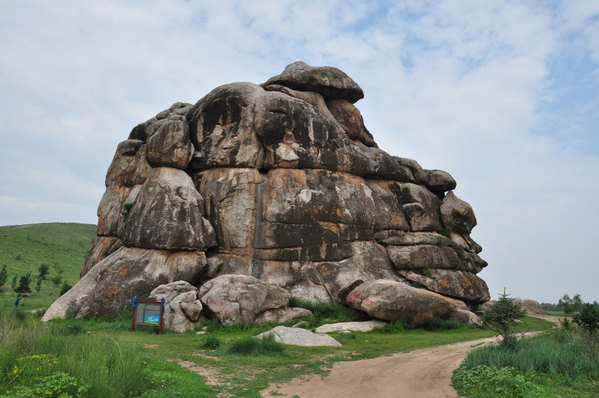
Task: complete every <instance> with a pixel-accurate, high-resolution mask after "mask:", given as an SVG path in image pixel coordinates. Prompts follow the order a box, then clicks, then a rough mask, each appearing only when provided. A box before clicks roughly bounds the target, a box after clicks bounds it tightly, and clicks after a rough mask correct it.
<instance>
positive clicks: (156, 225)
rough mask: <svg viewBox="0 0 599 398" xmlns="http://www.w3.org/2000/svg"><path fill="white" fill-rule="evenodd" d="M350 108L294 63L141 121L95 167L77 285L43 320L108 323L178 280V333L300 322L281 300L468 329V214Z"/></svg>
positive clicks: (345, 88)
mask: <svg viewBox="0 0 599 398" xmlns="http://www.w3.org/2000/svg"><path fill="white" fill-rule="evenodd" d="M363 96H364V93H363V91H362V89H361V88H360V86H359V85H358V84H357V83H356V82H355V81H354V80H353V79H351V78H350V77H349V76H348V75H347V74H346V73H344V72H342V71H341V70H339V69H338V68H335V67H331V66H310V65H308V64H306V63H304V62H301V61H298V62H295V63H292V64H291V65H289V66H287V67H286V68H285V70H284V71H283V72H282V73H281V74H279V75H277V76H274V77H272V78H270V79H267V81H266V82H265V83H263V84H254V83H248V82H240V83H231V84H225V85H222V86H220V87H217V88H215V89H214V90H212V91H211V92H209V93H208V94H206V95H205V96H204V97H202V98H200V99H199V100H198V101H197V102H196V103H195V104H187V103H181V102H177V103H175V104H173V105H172V106H170V107H168V108H167V109H165V110H163V111H160V112H158V113H157V114H156V115H154V116H152V117H150V118H149V119H148V120H146V121H145V122H142V123H139V124H138V125H137V126H135V127H134V128H133V129H132V130H131V132H130V133H129V135H128V136H127V135H124V137H123V138H125V139H124V140H123V141H122V142H121V143H120V144H118V146H117V148H116V151H115V155H114V157H113V159H112V163H111V164H110V166H109V168H108V171H107V174H106V179H105V186H106V191H105V193H104V195H103V197H102V198H101V200H100V203H99V206H98V229H97V236H96V237H95V238H94V239H93V241H92V243H91V245H90V247H89V250H88V254H87V257H86V261H85V264H84V267H83V269H82V270H81V280H80V281H79V282H78V283H77V284H76V285H75V286H74V287H73V288H72V289H71V290H70V291H69V292H67V293H66V294H65V295H63V296H62V297H60V298H58V299H57V300H56V301H55V302H54V304H52V306H51V307H50V308H49V309H48V310H47V312H46V314H45V315H44V317H43V319H44V320H50V319H54V318H63V317H65V316H66V315H67V314H70V315H75V316H77V317H84V316H85V317H87V316H116V315H117V314H118V313H120V312H121V311H123V310H129V309H130V308H131V299H132V298H133V296H138V297H148V296H149V295H150V294H151V292H152V291H154V289H156V288H158V287H159V286H161V285H168V284H171V283H173V282H176V283H179V281H183V282H187V283H188V284H189V285H190V286H192V287H193V288H194V289H197V297H194V293H193V290H189V291H187V292H186V293H180V294H176V295H174V296H172V297H171V295H172V294H171V293H169V292H166V293H164V294H165V295H167V296H168V297H170V298H167V301H169V303H168V308H169V311H172V314H169V315H167V319H168V320H167V324H168V325H170V326H169V327H171V328H174V329H177V330H185V329H188V328H190V327H192V326H193V325H194V324H195V323H197V322H198V320H200V319H203V318H202V317H211V318H216V319H218V320H219V321H220V322H222V323H223V324H233V323H236V322H254V321H274V322H288V321H292V320H295V319H298V318H300V317H302V316H305V315H306V314H307V312H306V311H305V310H303V309H298V308H291V307H289V299H290V298H291V297H293V298H295V299H299V300H306V301H311V302H317V303H337V304H344V305H350V306H352V307H354V308H356V309H358V310H360V311H364V312H366V313H368V314H369V315H371V316H372V317H375V318H378V319H385V320H390V319H404V320H406V321H407V322H410V323H413V324H415V325H417V324H421V323H422V322H424V321H425V320H426V319H430V318H431V317H442V318H455V319H459V320H461V321H465V322H468V323H476V319H478V318H476V315H474V314H473V313H472V311H473V310H476V309H477V307H478V306H479V305H480V304H481V303H484V302H485V301H488V300H489V292H488V288H487V285H486V284H485V282H484V281H483V280H482V279H480V278H479V277H478V276H477V274H478V273H479V272H480V271H481V270H482V269H483V268H484V267H486V266H487V262H486V261H485V260H483V259H482V258H481V257H480V256H479V253H480V252H481V250H482V247H481V246H480V245H479V244H477V243H476V242H475V241H474V240H473V239H472V237H471V235H470V234H471V232H472V229H473V228H474V227H475V226H476V224H477V219H476V217H475V215H474V211H473V209H472V207H471V206H470V205H469V204H468V203H466V202H465V201H463V200H462V199H460V198H458V196H457V195H456V193H455V189H456V187H457V182H456V181H455V179H454V178H453V177H452V176H451V175H450V174H449V173H448V172H446V171H443V170H439V169H430V170H429V169H425V168H423V167H422V166H421V165H420V164H419V163H418V162H417V161H415V160H413V159H408V158H403V157H399V156H394V155H391V154H389V153H387V152H385V151H384V150H382V149H380V148H379V147H378V145H377V143H376V142H375V139H374V135H373V134H372V132H371V131H369V130H368V129H367V128H366V125H365V122H364V119H363V117H362V115H361V113H360V111H359V109H358V107H357V106H356V102H357V101H359V100H360V99H361V98H362V97H363ZM175 291H176V289H175ZM161 294H162V293H161ZM360 294H364V295H365V296H364V297H363V298H362V297H361V296H360ZM181 295H184V296H182V297H180V296H181ZM196 317H197V318H196Z"/></svg>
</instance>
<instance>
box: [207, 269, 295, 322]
mask: <svg viewBox="0 0 599 398" xmlns="http://www.w3.org/2000/svg"><path fill="white" fill-rule="evenodd" d="M198 296H199V297H200V300H201V301H202V304H203V305H204V307H205V309H206V312H207V313H208V314H210V315H213V316H214V317H216V318H217V319H218V320H219V321H220V322H221V323H222V324H223V325H234V324H236V323H239V322H243V323H248V322H252V321H255V320H256V318H257V317H258V316H259V315H260V314H261V313H263V312H264V311H267V310H275V309H279V308H281V307H286V306H287V304H288V303H289V298H290V297H291V295H290V294H289V293H287V291H286V290H285V289H282V288H280V287H277V286H272V285H269V284H267V283H264V282H262V281H261V280H259V279H256V278H254V277H252V276H248V275H221V276H218V277H216V278H214V279H212V280H210V281H208V282H206V283H205V284H204V285H202V287H200V290H199V292H198Z"/></svg>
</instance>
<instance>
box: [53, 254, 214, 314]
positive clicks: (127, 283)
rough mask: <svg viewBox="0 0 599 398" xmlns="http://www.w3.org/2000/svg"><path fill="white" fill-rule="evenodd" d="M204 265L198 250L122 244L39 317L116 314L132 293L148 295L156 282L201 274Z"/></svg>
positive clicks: (124, 307) (202, 257)
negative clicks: (174, 251)
mask: <svg viewBox="0 0 599 398" xmlns="http://www.w3.org/2000/svg"><path fill="white" fill-rule="evenodd" d="M206 265H207V264H206V263H205V256H204V253H202V252H199V253H198V252H187V253H171V252H168V251H164V250H148V249H139V248H127V247H123V248H121V249H119V250H117V251H116V252H114V253H113V254H111V255H109V256H108V257H106V258H105V259H103V260H102V261H100V262H99V263H97V264H96V265H94V266H93V267H92V268H91V269H90V270H89V271H88V272H87V273H86V274H85V275H84V276H83V277H82V278H81V279H80V280H79V282H77V284H75V286H73V288H72V289H71V290H69V291H68V292H67V293H65V294H64V295H62V296H61V297H59V298H58V299H57V300H56V301H55V302H54V303H53V304H52V305H51V306H50V308H49V309H48V310H47V311H46V313H45V314H44V317H43V319H44V320H50V319H54V318H64V317H65V316H66V315H67V313H70V314H72V315H74V316H76V317H77V318H81V317H89V316H117V315H118V314H119V313H120V312H121V311H122V310H124V309H127V308H131V300H132V298H133V296H138V297H148V295H149V294H150V292H151V291H152V290H153V289H154V288H155V287H157V286H159V285H163V284H166V283H170V282H173V281H178V280H184V279H185V278H186V277H189V276H190V275H193V276H194V277H195V276H196V275H198V274H201V272H202V268H204V267H205V266H206ZM190 268H192V269H191V270H190ZM191 282H193V283H195V282H196V281H195V280H191Z"/></svg>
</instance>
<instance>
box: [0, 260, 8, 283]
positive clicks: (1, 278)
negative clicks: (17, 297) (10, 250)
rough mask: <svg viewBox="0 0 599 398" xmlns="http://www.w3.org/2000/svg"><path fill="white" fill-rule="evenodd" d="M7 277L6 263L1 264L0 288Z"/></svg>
mask: <svg viewBox="0 0 599 398" xmlns="http://www.w3.org/2000/svg"><path fill="white" fill-rule="evenodd" d="M7 279H8V272H7V271H6V264H4V265H3V266H2V271H0V288H1V287H2V286H4V284H5V283H6V280H7Z"/></svg>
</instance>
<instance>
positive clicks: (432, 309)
mask: <svg viewBox="0 0 599 398" xmlns="http://www.w3.org/2000/svg"><path fill="white" fill-rule="evenodd" d="M346 302H347V304H349V305H350V306H351V307H353V308H355V309H357V310H360V311H364V312H366V313H367V314H368V315H370V316H372V317H374V318H378V319H385V320H389V321H392V320H397V319H402V320H404V321H406V322H408V323H410V324H412V325H416V326H420V325H423V324H425V323H426V322H427V321H429V320H430V319H432V318H435V317H438V318H452V317H458V315H457V312H458V311H465V310H464V309H463V307H461V306H458V305H456V304H455V302H454V301H453V300H450V299H447V298H445V297H443V296H442V295H440V294H436V293H433V292H430V291H428V290H425V289H417V288H414V287H411V286H408V285H406V284H403V283H399V282H394V281H389V280H381V279H379V280H375V281H369V282H366V283H364V284H362V285H360V286H358V287H357V288H355V289H354V290H353V291H352V292H351V293H349V295H348V296H347V298H346Z"/></svg>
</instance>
